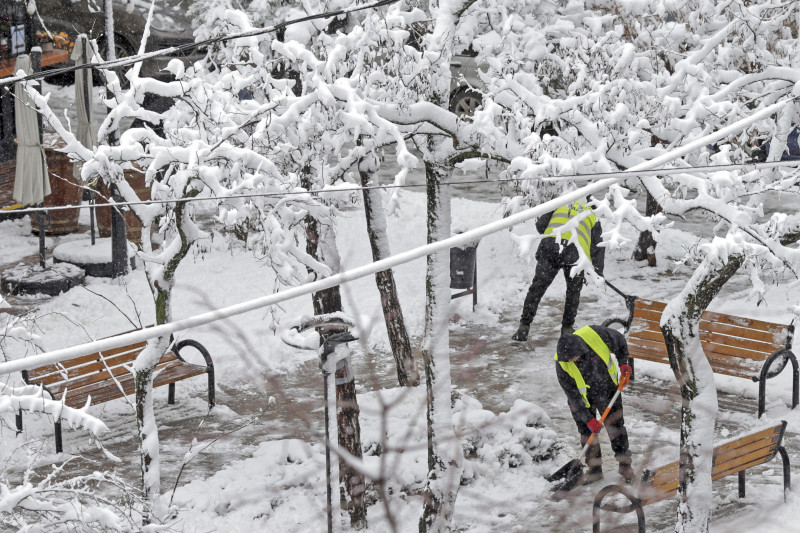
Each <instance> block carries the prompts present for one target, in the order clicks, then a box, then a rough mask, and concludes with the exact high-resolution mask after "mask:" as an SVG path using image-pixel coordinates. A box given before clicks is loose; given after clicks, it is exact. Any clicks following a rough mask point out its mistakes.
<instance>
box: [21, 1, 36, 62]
mask: <svg viewBox="0 0 800 533" xmlns="http://www.w3.org/2000/svg"><path fill="white" fill-rule="evenodd" d="M24 17H25V51H26V52H30V51H31V50H32V49H33V47H34V46H36V45H37V44H38V43H37V42H36V27H37V24H36V17H34V16H33V15H31V14H30V13H28V10H27V9H25V15H24Z"/></svg>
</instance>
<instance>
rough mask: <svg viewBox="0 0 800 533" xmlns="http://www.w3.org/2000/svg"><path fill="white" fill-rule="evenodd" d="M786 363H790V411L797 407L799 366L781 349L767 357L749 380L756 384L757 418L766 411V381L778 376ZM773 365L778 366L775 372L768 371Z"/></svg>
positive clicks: (790, 354) (799, 396) (787, 352)
mask: <svg viewBox="0 0 800 533" xmlns="http://www.w3.org/2000/svg"><path fill="white" fill-rule="evenodd" d="M787 361H788V362H790V363H792V409H794V408H795V407H797V404H798V402H799V401H800V366H798V363H797V357H796V356H795V355H794V353H793V352H792V351H791V350H790V349H788V348H781V349H780V350H776V351H774V352H773V353H772V354H771V355H770V356H769V357H767V359H766V360H765V361H764V365H763V366H762V367H761V372H759V374H758V376H753V377H752V378H751V379H752V380H753V381H755V382H757V383H758V418H761V415H763V414H764V412H765V411H766V396H767V380H768V379H770V378H773V377H775V376H777V375H778V374H780V373H781V372H782V371H783V369H784V368H785V367H786V363H787ZM773 363H777V365H778V366H777V368H776V369H775V370H773V371H770V368H771V367H772V365H773Z"/></svg>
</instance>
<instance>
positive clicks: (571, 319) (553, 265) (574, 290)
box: [519, 258, 583, 328]
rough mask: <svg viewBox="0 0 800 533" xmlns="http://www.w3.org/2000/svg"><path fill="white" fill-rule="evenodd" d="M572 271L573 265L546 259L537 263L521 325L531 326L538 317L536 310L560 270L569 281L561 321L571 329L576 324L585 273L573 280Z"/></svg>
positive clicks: (526, 298)
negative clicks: (560, 263)
mask: <svg viewBox="0 0 800 533" xmlns="http://www.w3.org/2000/svg"><path fill="white" fill-rule="evenodd" d="M571 269H572V265H559V264H558V263H557V262H553V261H548V260H547V259H545V258H542V260H540V261H538V262H537V263H536V272H535V273H534V275H533V281H532V282H531V286H530V288H529V289H528V295H527V296H525V303H524V304H523V305H522V317H520V319H519V323H520V324H524V325H526V326H530V325H531V322H533V317H534V316H536V310H537V309H538V308H539V302H540V301H542V297H543V296H544V293H545V291H547V288H548V287H549V286H550V284H551V283H553V280H554V279H556V275H558V271H559V270H561V271H563V272H564V279H565V280H566V281H567V297H566V299H565V300H564V316H563V318H562V319H561V326H562V327H565V328H569V327H572V326H573V324H575V317H576V316H577V315H578V304H580V302H581V288H582V287H583V272H581V273H580V274H578V275H577V276H575V277H574V278H573V277H570V275H569V271H570V270H571Z"/></svg>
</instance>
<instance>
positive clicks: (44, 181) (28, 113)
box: [14, 54, 50, 268]
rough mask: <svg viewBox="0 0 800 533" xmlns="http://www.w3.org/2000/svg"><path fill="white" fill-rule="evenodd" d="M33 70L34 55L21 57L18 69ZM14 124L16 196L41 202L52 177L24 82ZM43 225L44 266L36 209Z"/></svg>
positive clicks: (18, 85) (19, 199) (32, 202)
mask: <svg viewBox="0 0 800 533" xmlns="http://www.w3.org/2000/svg"><path fill="white" fill-rule="evenodd" d="M20 70H22V71H23V72H25V74H30V73H31V72H32V71H33V69H32V67H31V58H30V56H28V55H25V54H23V55H21V56H18V57H17V61H16V64H15V68H14V71H15V72H19V71H20ZM14 95H15V96H16V98H15V99H14V125H15V126H16V128H17V168H16V173H15V174H14V200H15V201H17V202H19V203H20V204H22V205H23V206H28V205H41V204H43V203H44V197H45V196H48V195H49V194H50V177H49V176H48V175H47V159H46V158H45V155H44V149H43V148H42V140H41V132H40V131H39V117H38V115H37V113H36V108H35V107H34V104H33V99H32V98H31V97H30V95H28V93H27V92H26V91H25V88H24V86H23V85H22V84H21V83H15V84H14ZM36 217H37V221H38V225H39V264H40V266H41V267H42V268H44V266H45V265H44V254H45V246H44V226H45V224H44V218H45V217H44V212H41V211H40V212H38V213H36Z"/></svg>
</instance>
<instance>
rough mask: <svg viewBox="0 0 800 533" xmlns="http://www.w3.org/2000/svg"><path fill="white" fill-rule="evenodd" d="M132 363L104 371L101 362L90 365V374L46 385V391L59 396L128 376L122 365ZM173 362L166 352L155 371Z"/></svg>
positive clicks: (173, 359)
mask: <svg viewBox="0 0 800 533" xmlns="http://www.w3.org/2000/svg"><path fill="white" fill-rule="evenodd" d="M132 361H133V360H132V359H131V360H130V361H116V362H117V363H119V364H115V365H109V366H108V369H106V367H105V366H103V363H102V362H98V363H95V364H94V365H91V367H92V369H93V370H92V372H91V373H88V374H80V375H77V376H75V377H71V378H70V379H69V380H67V381H64V380H62V381H60V382H58V383H53V384H50V385H48V390H49V391H50V392H51V393H52V394H53V395H54V396H60V395H61V393H62V391H63V390H64V389H65V388H66V389H69V390H77V389H79V388H82V387H87V386H91V385H92V384H94V383H98V382H100V381H105V380H108V379H111V376H114V377H117V378H118V377H119V376H124V375H126V374H130V371H129V370H128V367H127V366H124V364H123V363H130V362H132ZM174 361H177V358H176V356H175V354H174V353H172V352H167V353H166V354H164V357H162V358H161V361H159V362H158V364H157V365H156V368H157V369H158V368H163V367H164V366H166V365H168V364H171V363H173V362H174ZM84 368H89V367H84Z"/></svg>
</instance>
